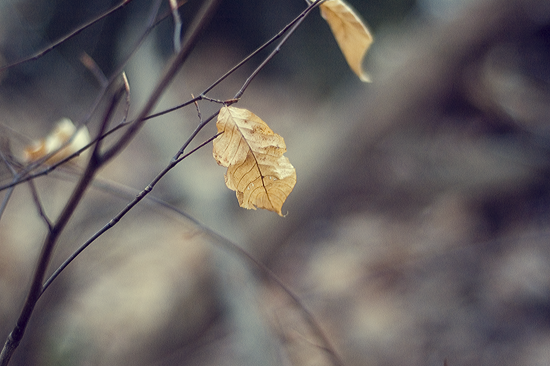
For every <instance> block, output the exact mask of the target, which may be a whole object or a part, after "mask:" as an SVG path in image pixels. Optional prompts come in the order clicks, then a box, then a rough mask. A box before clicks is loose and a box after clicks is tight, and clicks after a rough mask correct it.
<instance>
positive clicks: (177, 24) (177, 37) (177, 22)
mask: <svg viewBox="0 0 550 366" xmlns="http://www.w3.org/2000/svg"><path fill="white" fill-rule="evenodd" d="M169 3H170V10H172V18H173V19H174V51H175V52H176V53H178V52H180V51H181V26H182V24H181V17H180V13H179V12H178V3H177V1H176V0H169Z"/></svg>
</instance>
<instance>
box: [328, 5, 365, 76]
mask: <svg viewBox="0 0 550 366" xmlns="http://www.w3.org/2000/svg"><path fill="white" fill-rule="evenodd" d="M319 7H320V9H321V15H322V16H323V18H325V20H326V21H327V23H328V24H329V26H330V29H331V30H332V34H333V35H334V38H336V42H338V45H339V46H340V50H341V51H342V53H343V54H344V57H345V58H346V61H347V62H348V65H349V67H350V68H351V69H352V70H353V72H354V73H355V74H356V75H357V76H359V79H361V81H364V82H370V81H371V80H370V77H369V75H368V74H367V73H366V72H365V71H364V70H363V59H364V58H365V55H366V54H367V51H368V49H369V47H370V45H371V44H372V41H373V39H372V36H371V34H370V32H369V30H368V28H367V26H366V25H365V23H364V22H363V20H361V18H360V17H359V15H358V14H357V13H356V12H355V10H354V9H353V8H352V7H351V6H350V5H349V4H347V3H346V2H345V1H344V0H327V1H325V2H324V3H322V4H321V5H320V6H319Z"/></svg>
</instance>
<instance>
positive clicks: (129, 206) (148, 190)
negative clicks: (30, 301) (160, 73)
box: [42, 134, 219, 292]
mask: <svg viewBox="0 0 550 366" xmlns="http://www.w3.org/2000/svg"><path fill="white" fill-rule="evenodd" d="M218 136H219V134H217V135H215V136H213V137H211V138H209V139H208V140H206V141H205V142H203V143H202V144H200V145H199V146H197V147H196V148H194V149H193V150H191V151H190V152H188V153H187V154H185V155H183V156H180V157H178V158H174V159H172V161H170V163H169V164H168V166H167V167H166V168H164V169H163V170H162V171H161V172H160V173H159V174H158V175H157V176H156V177H155V179H154V180H153V181H152V182H151V183H149V184H148V185H147V187H145V188H144V189H143V190H142V191H141V192H139V193H138V194H137V195H136V196H135V197H134V199H133V200H132V201H131V202H129V203H128V204H127V205H126V207H124V209H123V210H121V211H120V212H119V213H118V214H117V215H116V216H115V217H113V218H112V219H111V220H110V221H109V222H108V223H107V224H105V225H104V226H103V227H102V228H101V229H100V230H98V231H97V232H96V233H95V234H94V235H92V236H91V237H90V238H89V239H88V240H86V242H84V244H82V245H81V246H80V247H79V248H78V249H77V250H75V251H74V252H73V254H71V255H70V256H69V257H68V258H67V259H66V260H65V261H64V262H63V263H62V264H61V265H60V266H59V267H58V268H57V269H56V270H55V271H54V272H53V273H52V275H51V276H50V278H48V280H47V281H46V282H45V283H44V286H43V287H42V292H44V291H46V289H47V288H48V287H49V286H50V285H51V283H52V282H53V281H54V280H55V279H56V278H57V277H58V276H59V275H60V274H61V272H63V270H65V268H67V266H68V265H69V264H71V262H72V261H73V260H74V259H75V258H76V257H78V256H79V255H80V253H82V252H83V251H84V250H85V249H86V248H87V247H88V246H90V244H92V243H93V242H94V241H96V239H97V238H99V237H100V236H101V235H103V234H104V233H105V232H107V231H108V230H110V229H111V228H113V227H114V226H115V225H116V224H117V223H118V222H119V221H120V220H121V219H122V218H123V217H124V216H125V215H126V214H127V213H128V212H129V211H130V210H131V209H132V208H134V207H135V206H136V205H137V204H138V203H139V202H141V200H143V199H144V198H145V197H146V196H147V195H148V194H149V193H151V191H152V190H153V189H154V187H155V185H156V184H157V183H158V182H159V181H160V180H161V179H162V177H164V176H165V175H166V174H167V173H168V172H169V171H170V170H172V169H173V168H174V167H175V166H176V165H177V164H178V163H180V162H181V161H182V160H183V159H185V158H187V157H188V156H190V155H191V154H193V153H194V152H196V151H197V150H199V149H200V148H202V147H204V146H206V145H207V144H209V143H210V142H212V140H214V139H215V138H216V137H218Z"/></svg>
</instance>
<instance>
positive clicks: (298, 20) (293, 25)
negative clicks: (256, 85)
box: [233, 0, 324, 99]
mask: <svg viewBox="0 0 550 366" xmlns="http://www.w3.org/2000/svg"><path fill="white" fill-rule="evenodd" d="M323 1H324V0H317V1H316V2H314V3H313V4H311V5H309V6H308V7H307V8H306V9H305V10H304V11H303V12H302V13H301V14H300V15H299V16H298V17H296V18H295V19H294V20H293V21H292V22H291V23H290V24H288V25H287V26H286V27H285V28H284V31H285V32H286V31H287V30H288V29H290V30H289V31H288V33H287V34H286V35H285V36H284V37H283V39H282V40H281V42H279V44H278V45H277V47H276V48H275V49H274V50H273V51H272V52H271V53H270V54H269V56H267V57H266V58H265V60H263V61H262V63H261V64H260V66H258V67H257V68H256V70H254V72H253V73H252V74H251V75H250V76H249V77H248V78H247V79H246V81H245V82H244V84H243V86H242V87H241V89H240V90H239V91H238V92H237V94H235V96H234V97H233V98H235V99H239V98H240V97H241V96H242V95H243V93H244V91H245V90H246V88H248V86H249V85H250V83H251V82H252V79H254V78H255V77H256V75H258V73H259V72H260V71H261V70H262V69H263V68H264V67H265V65H267V64H268V62H269V61H271V59H273V57H275V55H276V54H277V53H279V52H280V50H281V47H282V46H283V44H285V43H286V41H287V40H288V39H289V38H290V36H291V35H292V34H293V33H294V31H296V29H297V28H298V27H299V26H300V24H301V23H302V22H303V21H304V19H305V17H306V16H307V15H308V14H309V13H310V12H311V11H312V10H313V9H314V8H315V7H317V6H318V5H319V4H321V3H322V2H323ZM283 33H284V32H279V34H278V35H277V36H278V37H280V36H282V35H283ZM278 37H277V38H278ZM272 40H273V41H274V40H275V38H274V39H272ZM270 42H271V41H270Z"/></svg>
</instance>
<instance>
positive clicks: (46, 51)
mask: <svg viewBox="0 0 550 366" xmlns="http://www.w3.org/2000/svg"><path fill="white" fill-rule="evenodd" d="M131 1H132V0H124V1H122V2H121V3H120V4H118V5H115V6H114V7H112V8H111V9H109V10H107V11H106V12H104V13H103V14H101V15H99V16H97V17H96V18H94V19H92V20H91V21H89V22H88V23H86V24H84V25H82V26H80V27H78V28H77V29H75V30H74V31H72V32H71V33H69V34H68V35H66V36H64V37H62V38H60V39H59V40H57V41H56V42H54V43H53V44H50V45H49V46H48V47H46V48H44V49H43V50H40V51H38V52H36V53H35V54H33V55H32V56H29V57H26V58H24V59H21V60H19V61H16V62H13V63H11V64H8V65H5V66H2V67H0V72H2V71H4V70H7V69H9V68H11V67H14V66H17V65H21V64H23V63H26V62H29V61H33V60H36V59H38V58H40V57H42V56H44V55H45V54H46V53H48V52H50V51H51V50H53V49H54V48H56V47H57V46H59V45H60V44H62V43H63V42H65V41H66V40H68V39H70V38H72V37H74V36H76V35H77V34H79V33H80V32H82V31H83V30H85V29H86V28H88V27H91V26H92V25H94V24H95V23H97V22H99V21H100V20H102V19H103V18H105V17H107V16H109V15H111V14H112V13H114V12H115V11H117V10H119V9H122V8H123V7H124V6H126V5H127V4H129V3H130V2H131Z"/></svg>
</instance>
